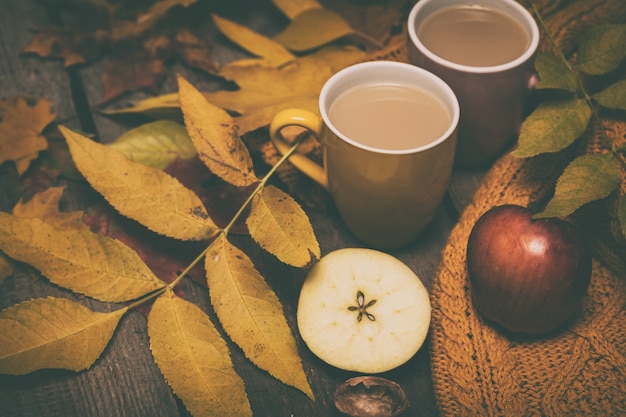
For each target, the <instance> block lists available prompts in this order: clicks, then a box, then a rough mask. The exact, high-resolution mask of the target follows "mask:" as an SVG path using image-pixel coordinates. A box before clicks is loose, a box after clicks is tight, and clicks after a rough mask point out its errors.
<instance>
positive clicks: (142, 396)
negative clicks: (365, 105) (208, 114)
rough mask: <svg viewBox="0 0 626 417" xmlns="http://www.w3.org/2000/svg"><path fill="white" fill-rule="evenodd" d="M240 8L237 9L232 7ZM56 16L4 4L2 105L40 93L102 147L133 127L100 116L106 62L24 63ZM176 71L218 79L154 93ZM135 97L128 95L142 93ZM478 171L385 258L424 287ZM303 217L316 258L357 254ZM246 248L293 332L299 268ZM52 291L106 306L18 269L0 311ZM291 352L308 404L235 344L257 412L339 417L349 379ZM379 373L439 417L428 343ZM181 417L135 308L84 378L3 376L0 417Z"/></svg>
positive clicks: (269, 24)
mask: <svg viewBox="0 0 626 417" xmlns="http://www.w3.org/2000/svg"><path fill="white" fill-rule="evenodd" d="M245 3H246V2H241V1H239V2H238V4H239V6H241V5H242V4H245ZM245 5H246V8H241V7H240V8H239V9H238V13H236V14H234V16H233V17H234V18H235V19H237V20H238V21H240V22H241V23H243V24H245V25H248V26H249V27H251V28H254V29H256V30H258V31H259V32H262V33H263V32H265V33H267V34H273V33H276V31H277V29H278V28H279V25H280V24H283V23H284V18H282V17H281V16H280V15H278V14H277V13H272V12H268V10H269V9H271V8H270V7H268V4H267V3H266V2H256V1H252V0H250V1H248V2H247V4H245ZM58 18H59V16H58V15H57V14H56V13H55V10H54V8H53V7H49V8H48V9H46V8H45V7H44V6H42V4H41V3H39V2H37V1H36V0H4V1H1V2H0V97H2V98H13V97H16V96H19V95H24V96H28V97H45V98H46V99H47V100H48V101H50V102H51V103H52V107H53V111H54V112H56V115H57V116H56V123H62V124H64V125H65V126H68V127H69V128H72V129H77V130H81V131H83V132H86V133H89V134H93V135H94V137H95V138H97V140H100V141H102V142H105V143H106V142H110V141H112V140H114V139H115V138H117V137H118V136H119V135H120V134H122V133H124V132H125V131H127V130H128V129H129V128H130V127H132V126H131V125H129V124H128V123H127V122H126V120H122V121H120V120H119V119H115V118H110V117H105V116H103V115H101V114H100V113H98V112H97V111H96V107H97V106H98V105H99V104H101V103H102V82H101V73H102V65H103V64H102V62H101V61H97V62H95V63H93V64H90V65H88V66H79V67H69V68H64V67H63V65H62V63H60V61H57V60H43V59H39V58H37V57H33V56H29V57H24V56H22V55H21V51H22V49H23V48H24V46H25V45H27V44H28V43H29V42H30V40H31V38H32V32H31V29H32V28H36V27H42V26H46V25H49V24H51V23H56V22H57V21H58ZM213 33H214V34H215V33H216V32H215V31H213ZM214 36H215V42H216V45H217V46H216V51H215V56H218V57H221V59H223V60H224V61H228V60H230V59H233V58H234V57H240V56H241V55H242V52H241V51H239V50H237V49H236V48H234V47H233V46H232V45H228V43H227V42H225V41H224V40H223V39H221V38H219V37H218V36H217V35H214ZM176 72H180V73H182V74H185V76H186V77H187V78H188V79H189V80H190V81H191V82H193V83H194V84H196V85H197V86H198V88H200V89H202V88H207V89H211V88H215V80H212V79H211V78H210V77H205V76H203V75H201V74H199V73H198V72H197V71H192V70H189V69H188V68H186V67H183V66H180V65H177V64H176V65H173V66H172V67H171V68H169V69H168V76H167V79H166V80H165V82H164V83H163V85H162V87H161V88H160V90H159V91H158V93H166V92H173V91H176V79H175V76H174V74H175V73H176ZM137 94H138V95H137V96H133V97H138V98H141V97H145V95H144V96H142V95H141V93H137ZM124 99H128V97H124ZM483 174H484V171H480V170H479V171H461V170H455V172H454V175H453V179H452V182H451V184H450V187H449V190H448V194H447V196H446V198H445V201H444V203H443V204H442V205H441V207H440V209H439V211H438V213H437V216H436V217H435V219H434V220H433V221H432V223H431V225H430V226H429V227H428V229H427V230H426V231H425V232H424V233H423V235H422V236H421V237H420V238H419V239H418V240H417V241H416V242H415V243H414V244H412V245H411V246H409V247H406V248H403V249H401V250H394V251H392V252H391V253H392V254H393V255H395V256H397V257H399V258H400V259H401V260H403V261H404V262H406V263H407V264H408V265H409V266H410V267H411V268H412V269H413V270H414V271H415V272H416V273H417V275H418V276H419V277H420V278H421V279H422V280H423V281H424V283H425V284H426V285H427V286H429V285H430V284H431V282H432V280H433V276H434V275H435V271H436V268H437V266H438V263H439V260H440V252H441V250H442V248H443V247H444V245H445V243H446V239H447V236H448V234H449V232H450V230H451V228H452V227H453V226H454V224H455V221H456V219H457V216H458V215H459V213H460V211H461V210H463V208H464V207H465V206H466V205H467V204H468V203H469V201H470V199H471V196H472V193H473V192H474V190H475V189H476V187H477V186H478V185H479V183H480V179H481V178H482V176H483ZM13 179H15V173H14V169H13V167H12V166H11V164H10V163H6V164H4V165H2V166H0V183H1V185H0V209H1V210H3V211H10V210H11V209H12V207H13V205H14V204H15V203H16V198H17V197H16V196H15V195H12V194H11V193H10V183H11V181H12V180H13ZM71 188H72V187H70V189H71ZM79 189H80V188H79ZM82 199H83V197H82V196H81V194H80V192H77V191H69V194H68V196H67V201H69V202H70V203H69V204H70V205H76V206H80V204H81V201H82ZM308 214H309V216H310V219H311V221H312V224H313V226H314V229H315V232H316V234H317V237H318V240H319V243H320V245H321V249H322V254H325V253H328V252H330V251H332V250H334V249H338V248H343V247H352V246H361V244H360V243H359V242H358V241H356V240H355V239H354V238H353V237H352V236H351V235H350V233H349V232H348V231H347V230H346V227H345V226H344V224H343V223H342V221H341V220H340V219H339V218H338V216H337V214H336V213H335V212H334V209H332V208H331V210H330V212H328V213H321V212H316V211H314V210H309V212H308ZM247 240H249V239H248V238H247V237H241V238H240V243H241V244H242V245H244V246H245V245H246V244H247ZM248 243H249V242H248ZM249 246H250V248H251V249H250V250H251V252H252V255H251V256H252V258H253V260H254V261H255V262H258V263H259V264H262V265H263V266H264V276H265V277H266V279H267V280H268V282H269V283H270V285H272V287H273V288H274V289H275V291H276V292H277V294H278V295H279V297H280V299H281V302H282V303H283V305H284V307H285V311H286V313H287V316H288V317H290V319H289V320H290V325H291V326H292V328H293V331H294V334H296V335H297V330H296V327H295V319H294V312H295V309H296V304H297V292H298V288H299V285H300V284H301V282H302V280H303V278H304V276H305V275H306V270H299V269H294V268H289V267H286V266H284V265H282V264H278V263H277V261H275V260H274V259H273V258H271V257H270V256H268V255H266V254H264V253H262V252H261V251H260V250H256V251H255V250H254V245H249ZM183 289H184V291H185V296H186V298H187V299H189V300H190V301H192V302H194V303H196V304H197V305H198V306H200V307H201V308H203V309H205V310H208V309H209V308H210V306H209V300H208V295H207V292H206V288H203V287H202V286H200V285H197V284H195V283H193V282H184V284H183ZM48 295H53V296H60V297H69V298H72V299H75V300H76V299H77V300H79V301H80V302H81V303H84V304H85V305H87V306H89V307H90V308H92V309H95V310H98V309H105V308H106V305H103V303H98V302H95V301H92V300H89V299H86V298H84V297H83V298H77V297H76V296H75V295H73V294H71V293H70V292H68V291H65V290H62V289H60V288H58V287H56V286H54V285H52V284H50V283H49V282H47V281H46V280H45V279H43V278H41V277H40V278H33V276H31V275H29V273H28V270H27V269H26V268H23V267H20V266H18V267H17V268H16V270H15V272H14V273H13V275H12V276H10V277H9V278H7V279H5V280H4V281H3V282H2V283H0V308H1V309H4V308H7V307H9V306H12V305H14V304H16V303H18V302H21V301H24V300H28V299H31V298H37V297H44V296H48ZM298 344H299V349H300V352H301V355H302V358H303V361H304V367H305V370H306V372H307V374H308V377H309V381H310V384H311V386H312V388H313V391H314V393H315V396H316V401H315V402H312V401H310V400H309V399H308V398H307V397H306V396H305V395H303V394H302V393H300V392H299V391H297V390H295V389H293V388H290V387H288V386H285V385H283V384H281V383H279V382H278V381H277V380H275V379H274V378H272V377H271V376H269V375H268V374H267V373H266V372H264V371H261V370H259V369H257V368H256V367H254V366H253V365H251V364H250V362H248V361H247V360H246V359H245V358H244V356H243V354H242V353H241V351H240V350H239V349H237V348H236V347H234V348H233V349H232V352H233V353H232V356H233V361H234V363H235V366H236V369H237V370H238V371H239V373H240V374H241V375H242V376H243V378H244V380H245V383H246V389H247V392H248V395H249V399H250V403H251V406H252V408H253V410H254V415H255V416H273V417H280V416H285V417H289V416H295V417H299V416H303V417H304V416H333V415H339V413H338V412H337V411H336V409H335V407H334V405H333V402H332V394H333V392H334V390H335V389H336V388H337V386H338V385H339V384H340V383H341V382H343V381H344V380H346V379H347V378H349V377H352V376H354V375H353V374H351V373H348V372H343V371H339V370H336V369H333V368H331V367H330V366H328V365H325V364H324V363H322V362H321V361H320V360H318V359H317V358H315V357H314V356H313V355H312V354H311V353H310V352H309V351H308V350H307V349H306V347H305V346H304V344H303V343H302V342H301V340H299V339H298ZM384 376H386V377H388V378H389V379H391V380H394V381H396V382H398V383H400V384H401V385H402V387H403V388H404V389H405V390H406V392H407V394H408V396H409V400H410V402H411V407H410V409H409V410H408V411H407V413H406V414H405V415H406V416H435V415H437V414H438V413H437V407H436V404H435V400H434V391H433V385H432V381H431V377H430V366H429V355H428V345H424V347H423V348H422V349H421V350H420V351H419V352H418V354H417V355H416V356H415V358H414V359H412V360H411V361H410V362H409V363H407V364H406V365H404V366H402V367H400V368H399V369H396V370H394V371H391V372H389V373H387V374H385V375H384ZM186 415H189V413H188V412H187V410H186V409H185V407H184V405H183V404H182V402H181V401H180V400H179V399H178V398H177V397H176V396H175V395H174V394H173V393H172V390H171V389H170V387H169V386H168V385H167V383H166V382H165V380H164V378H163V377H162V375H161V374H160V372H159V369H158V368H157V366H156V365H155V363H154V361H153V359H152V356H151V353H150V350H149V343H148V335H147V331H146V319H145V316H144V315H143V314H141V313H140V312H132V313H130V314H127V315H126V316H125V317H124V318H123V319H122V322H121V324H120V327H119V328H118V329H117V331H116V332H115V334H114V336H113V338H112V340H111V342H110V344H109V345H108V347H107V348H106V350H105V351H104V353H103V355H102V356H101V357H100V359H99V360H98V361H97V362H96V363H95V364H94V365H93V366H92V367H91V368H90V369H89V370H87V371H83V372H78V373H74V372H71V371H64V370H43V371H37V372H34V373H32V374H28V375H25V376H6V375H2V376H0V416H3V417H17V416H23V417H31V416H32V417H35V416H36V417H44V416H59V417H61V416H63V417H71V416H81V417H84V416H93V417H95V416H103V417H105V416H106V417H113V416H186Z"/></svg>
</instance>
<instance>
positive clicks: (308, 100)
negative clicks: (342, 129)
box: [204, 47, 364, 134]
mask: <svg viewBox="0 0 626 417" xmlns="http://www.w3.org/2000/svg"><path fill="white" fill-rule="evenodd" d="M363 57H364V52H363V51H361V50H360V49H358V48H354V47H329V48H324V49H323V50H320V51H318V52H316V53H314V54H310V55H307V56H304V57H301V58H298V59H297V60H295V61H292V62H290V63H289V64H287V65H284V66H282V67H280V68H271V67H250V66H238V65H227V66H224V68H222V71H221V73H220V75H222V76H223V77H225V78H227V79H229V80H232V81H234V82H235V83H236V84H237V85H238V86H239V87H240V88H239V90H235V91H227V90H219V91H215V92H207V93H205V94H204V95H205V97H206V98H207V99H208V100H209V101H210V102H211V103H213V104H214V105H216V106H219V107H221V108H223V109H228V110H233V111H235V112H237V113H239V114H241V116H239V117H237V118H236V122H237V124H238V125H239V129H240V130H239V133H240V134H244V133H247V132H250V131H252V130H255V129H258V128H260V127H263V126H267V125H269V123H270V122H271V120H272V118H273V117H274V115H275V114H276V113H278V112H279V111H280V110H284V109H287V108H291V107H298V108H303V109H305V110H309V111H314V112H316V111H318V110H317V108H318V105H317V99H318V96H319V93H320V90H321V89H322V86H323V85H324V83H325V82H326V81H327V80H328V79H329V78H330V77H331V76H332V75H333V73H335V72H337V71H339V70H340V69H343V68H345V67H347V66H349V65H351V64H354V63H356V62H358V61H359V60H361V59H363Z"/></svg>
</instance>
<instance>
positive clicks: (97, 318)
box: [0, 297, 127, 375]
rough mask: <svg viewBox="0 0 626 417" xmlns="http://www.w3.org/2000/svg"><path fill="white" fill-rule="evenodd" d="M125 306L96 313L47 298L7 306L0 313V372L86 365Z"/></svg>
mask: <svg viewBox="0 0 626 417" xmlns="http://www.w3.org/2000/svg"><path fill="white" fill-rule="evenodd" d="M126 311H127V308H122V309H119V310H116V311H113V312H111V313H98V312H95V311H91V310H90V309H89V308H87V307H85V306H83V305H81V304H78V303H76V302H74V301H70V300H67V299H64V298H53V297H48V298H40V299H35V300H30V301H25V302H23V303H21V304H18V305H15V306H13V307H9V308H8V309H6V310H4V311H2V312H0V373H3V374H9V375H24V374H28V373H30V372H33V371H36V370H39V369H44V368H63V369H69V370H72V371H81V370H83V369H87V368H89V367H90V366H91V365H92V364H93V363H94V362H95V361H96V359H98V357H99V356H100V354H101V353H102V351H103V350H104V348H105V347H106V346H107V344H108V343H109V340H110V339H111V336H112V335H113V332H114V331H115V329H116V328H117V325H118V323H119V321H120V319H121V318H122V316H123V315H124V314H125V313H126Z"/></svg>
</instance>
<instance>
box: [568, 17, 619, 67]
mask: <svg viewBox="0 0 626 417" xmlns="http://www.w3.org/2000/svg"><path fill="white" fill-rule="evenodd" d="M624 57H626V25H623V24H622V25H615V24H606V25H600V26H597V27H595V28H593V29H591V30H590V31H589V32H587V34H586V35H585V37H584V39H583V40H582V42H581V44H580V47H579V48H578V57H577V59H576V67H577V68H578V69H579V70H581V71H582V72H584V73H587V74H591V75H601V74H606V73H607V72H610V71H612V70H614V69H615V68H617V67H618V66H619V65H620V63H621V62H622V60H623V59H624Z"/></svg>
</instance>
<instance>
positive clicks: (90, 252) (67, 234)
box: [0, 212, 164, 303]
mask: <svg viewBox="0 0 626 417" xmlns="http://www.w3.org/2000/svg"><path fill="white" fill-rule="evenodd" d="M0 250H2V251H3V252H4V253H5V254H7V255H8V256H10V257H11V258H13V259H15V260H18V261H20V262H25V263H27V264H29V265H32V266H33V267H35V268H36V269H38V270H39V271H41V273H42V274H43V275H44V276H46V277H47V278H48V279H49V280H50V281H51V282H53V283H55V284H57V285H59V286H61V287H64V288H68V289H70V290H72V291H74V292H77V293H79V294H84V295H86V296H88V297H92V298H95V299H98V300H101V301H107V302H111V303H118V302H122V301H129V300H133V299H135V298H138V297H141V296H142V295H145V294H147V293H149V292H151V291H154V290H156V289H159V288H161V287H163V285H164V284H163V282H162V281H161V280H159V279H158V278H157V277H156V276H155V275H154V274H153V273H152V271H150V269H149V268H148V267H147V266H146V265H145V264H144V263H143V261H142V260H141V259H140V258H139V256H138V255H137V253H136V252H135V251H133V250H132V249H130V248H129V247H128V246H126V245H124V244H123V243H121V242H120V241H118V240H114V239H110V238H107V237H105V236H102V235H99V234H96V233H92V232H91V231H89V230H88V229H87V228H82V229H64V228H60V227H56V226H53V225H50V224H47V223H44V222H43V221H41V220H39V219H36V218H30V219H29V218H20V217H16V216H12V215H10V214H7V213H3V212H0Z"/></svg>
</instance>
